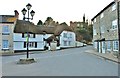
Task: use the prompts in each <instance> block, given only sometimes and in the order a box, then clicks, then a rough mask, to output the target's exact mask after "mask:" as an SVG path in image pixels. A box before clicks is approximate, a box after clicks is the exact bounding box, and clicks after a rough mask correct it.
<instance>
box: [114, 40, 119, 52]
mask: <svg viewBox="0 0 120 78" xmlns="http://www.w3.org/2000/svg"><path fill="white" fill-rule="evenodd" d="M118 45H119V43H118V41H113V51H118Z"/></svg>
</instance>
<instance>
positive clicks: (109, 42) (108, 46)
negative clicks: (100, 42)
mask: <svg viewBox="0 0 120 78" xmlns="http://www.w3.org/2000/svg"><path fill="white" fill-rule="evenodd" d="M107 50H108V51H111V41H108V42H107Z"/></svg>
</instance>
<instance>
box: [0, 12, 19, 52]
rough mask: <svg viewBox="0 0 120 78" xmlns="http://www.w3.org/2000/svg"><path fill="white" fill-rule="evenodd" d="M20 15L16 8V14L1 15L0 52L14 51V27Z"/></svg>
mask: <svg viewBox="0 0 120 78" xmlns="http://www.w3.org/2000/svg"><path fill="white" fill-rule="evenodd" d="M18 17H19V14H18V12H17V11H16V10H15V15H0V52H14V50H13V29H14V22H15V21H16V20H17V19H18Z"/></svg>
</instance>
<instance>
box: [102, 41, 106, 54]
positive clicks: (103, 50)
mask: <svg viewBox="0 0 120 78" xmlns="http://www.w3.org/2000/svg"><path fill="white" fill-rule="evenodd" d="M102 53H105V42H104V41H103V42H102Z"/></svg>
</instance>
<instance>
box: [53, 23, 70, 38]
mask: <svg viewBox="0 0 120 78" xmlns="http://www.w3.org/2000/svg"><path fill="white" fill-rule="evenodd" d="M63 31H71V32H72V30H71V28H70V27H69V26H66V25H58V26H56V27H55V31H54V35H56V36H58V35H60V34H61V33H62V32H63Z"/></svg>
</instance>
